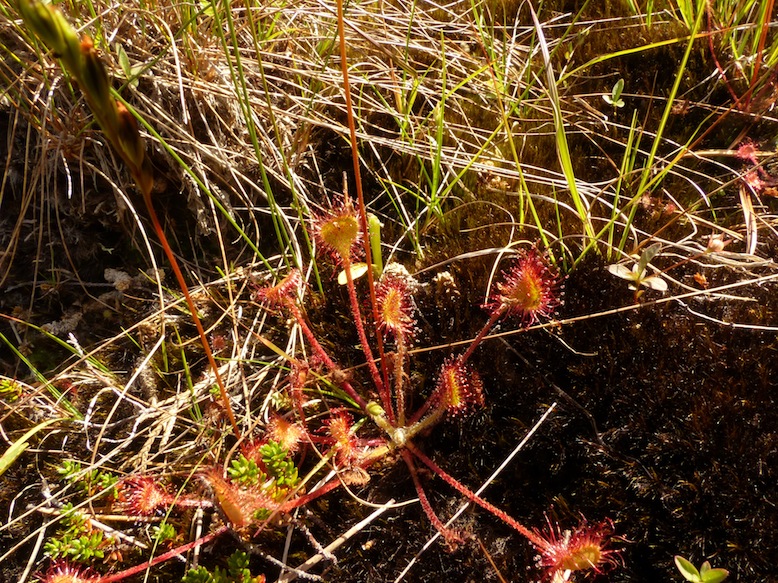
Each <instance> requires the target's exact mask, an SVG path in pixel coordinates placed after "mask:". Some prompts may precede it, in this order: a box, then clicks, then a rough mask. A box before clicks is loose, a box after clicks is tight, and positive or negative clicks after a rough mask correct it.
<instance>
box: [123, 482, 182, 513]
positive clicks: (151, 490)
mask: <svg viewBox="0 0 778 583" xmlns="http://www.w3.org/2000/svg"><path fill="white" fill-rule="evenodd" d="M117 493H118V500H119V501H118V506H119V508H120V509H121V510H122V511H124V512H126V513H128V514H130V515H132V516H151V515H152V514H155V513H156V512H157V511H159V510H164V509H166V508H167V507H169V506H170V505H171V504H173V502H174V497H173V496H172V495H171V494H170V492H168V490H167V488H165V486H163V485H162V484H160V483H159V482H158V481H157V480H156V479H154V478H152V477H149V476H138V477H129V478H126V479H124V480H122V482H121V483H120V484H119V486H118V487H117Z"/></svg>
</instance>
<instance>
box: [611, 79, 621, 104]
mask: <svg viewBox="0 0 778 583" xmlns="http://www.w3.org/2000/svg"><path fill="white" fill-rule="evenodd" d="M623 90H624V79H619V80H618V81H616V84H615V85H614V86H613V90H612V91H611V96H612V97H613V102H614V103H615V102H617V101H619V100H620V98H621V92H622V91H623Z"/></svg>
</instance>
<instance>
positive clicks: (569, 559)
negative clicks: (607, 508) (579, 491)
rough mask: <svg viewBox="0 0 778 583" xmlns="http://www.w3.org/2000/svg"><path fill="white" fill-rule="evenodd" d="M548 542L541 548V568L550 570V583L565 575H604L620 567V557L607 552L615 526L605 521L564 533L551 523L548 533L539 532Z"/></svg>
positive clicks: (611, 550) (612, 552)
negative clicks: (615, 566)
mask: <svg viewBox="0 0 778 583" xmlns="http://www.w3.org/2000/svg"><path fill="white" fill-rule="evenodd" d="M535 532H536V534H537V535H538V536H539V537H540V538H542V539H543V540H544V541H545V543H546V544H545V545H544V547H543V548H539V549H538V550H539V551H540V557H539V564H540V566H541V567H543V568H545V569H546V574H547V576H548V578H549V579H550V580H553V578H554V576H555V575H557V574H558V573H563V572H565V571H588V570H592V571H594V572H595V573H601V572H602V571H603V569H605V568H607V567H609V566H614V565H616V564H617V563H618V553H617V551H615V550H613V549H608V548H607V543H608V538H609V537H610V535H611V534H612V532H613V524H612V523H611V522H610V521H605V522H602V523H600V524H595V525H590V524H588V523H587V522H586V521H585V520H584V521H582V522H581V524H580V525H579V526H578V528H576V529H575V530H574V531H569V530H565V531H561V530H560V528H559V526H558V525H555V524H552V523H551V521H550V520H549V521H548V532H546V533H543V532H540V531H535Z"/></svg>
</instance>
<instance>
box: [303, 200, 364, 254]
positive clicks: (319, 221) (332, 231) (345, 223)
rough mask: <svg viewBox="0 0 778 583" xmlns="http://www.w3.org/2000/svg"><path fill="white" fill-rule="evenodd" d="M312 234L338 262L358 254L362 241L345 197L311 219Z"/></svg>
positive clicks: (351, 209) (357, 218)
mask: <svg viewBox="0 0 778 583" xmlns="http://www.w3.org/2000/svg"><path fill="white" fill-rule="evenodd" d="M313 232H314V235H315V236H316V239H317V240H318V241H319V242H320V243H321V244H322V245H323V246H324V248H325V249H327V250H328V251H330V252H331V253H332V255H333V256H334V257H335V259H336V260H337V261H338V262H341V263H342V262H344V261H347V260H351V259H353V258H354V257H355V256H356V254H357V253H359V243H360V241H361V239H362V232H361V229H360V225H359V217H358V216H357V213H356V211H355V210H354V207H353V205H352V204H351V200H350V199H349V198H347V197H346V198H344V199H343V200H342V201H341V202H340V203H338V204H336V205H335V206H333V207H332V208H330V209H329V210H328V211H327V212H325V213H323V214H321V215H318V216H316V217H315V218H314V219H313Z"/></svg>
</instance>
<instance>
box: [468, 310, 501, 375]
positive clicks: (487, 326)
mask: <svg viewBox="0 0 778 583" xmlns="http://www.w3.org/2000/svg"><path fill="white" fill-rule="evenodd" d="M504 313H505V308H502V307H501V308H498V309H497V310H495V311H494V313H493V314H492V316H491V317H490V318H489V321H488V322H487V323H486V324H484V327H483V328H481V331H480V332H479V333H478V336H476V337H475V338H473V341H472V342H471V343H470V346H469V347H468V348H467V351H466V352H465V353H464V354H463V355H462V358H461V359H460V360H461V362H462V364H465V363H466V362H467V360H468V359H469V358H470V357H471V356H472V355H473V352H475V349H476V348H478V345H479V344H481V341H482V340H483V339H484V336H486V335H487V334H488V333H489V330H491V329H492V328H494V325H495V324H496V323H497V320H499V319H500V318H501V317H502V316H503V314H504Z"/></svg>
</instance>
